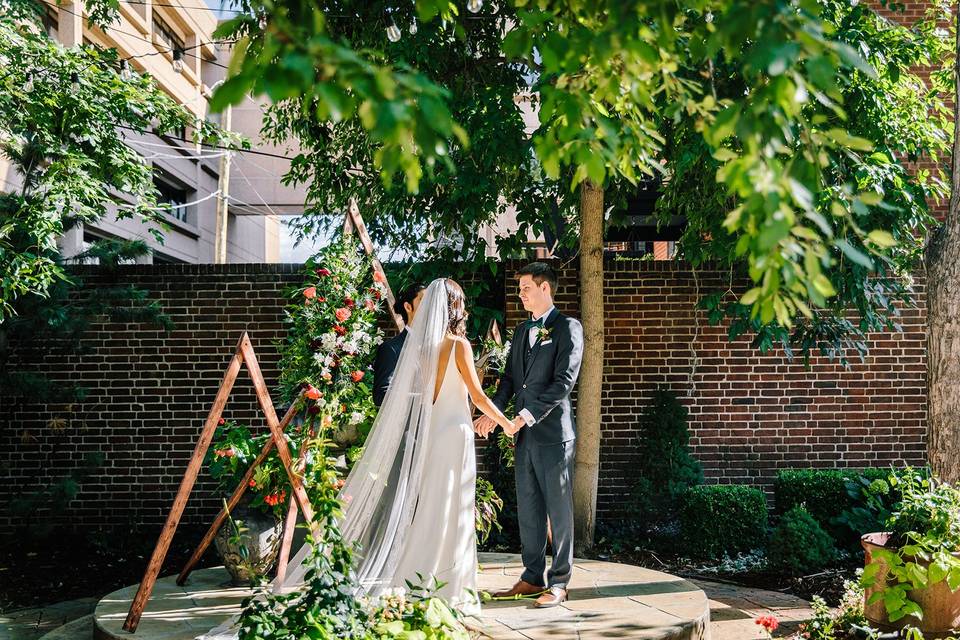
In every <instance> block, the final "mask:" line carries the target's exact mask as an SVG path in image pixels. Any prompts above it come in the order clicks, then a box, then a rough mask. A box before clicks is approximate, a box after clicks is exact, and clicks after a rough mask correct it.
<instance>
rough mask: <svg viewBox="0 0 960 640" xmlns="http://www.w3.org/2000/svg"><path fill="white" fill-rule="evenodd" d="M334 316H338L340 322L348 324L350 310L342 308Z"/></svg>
mask: <svg viewBox="0 0 960 640" xmlns="http://www.w3.org/2000/svg"><path fill="white" fill-rule="evenodd" d="M334 315H335V316H337V321H338V322H346V321H347V319H349V318H350V309H347V308H346V307H340V308H339V309H337V310H336V311H335V312H334Z"/></svg>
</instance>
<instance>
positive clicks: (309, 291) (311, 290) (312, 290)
mask: <svg viewBox="0 0 960 640" xmlns="http://www.w3.org/2000/svg"><path fill="white" fill-rule="evenodd" d="M303 296H304V297H305V298H307V299H308V300H309V299H311V298H316V297H317V288H316V287H307V288H306V289H304V290H303Z"/></svg>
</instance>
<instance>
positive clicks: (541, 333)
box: [537, 327, 551, 342]
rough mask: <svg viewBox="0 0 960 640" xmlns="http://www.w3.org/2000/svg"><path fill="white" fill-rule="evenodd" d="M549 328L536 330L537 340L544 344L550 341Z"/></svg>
mask: <svg viewBox="0 0 960 640" xmlns="http://www.w3.org/2000/svg"><path fill="white" fill-rule="evenodd" d="M550 331H551V329H550V327H540V328H539V329H537V340H539V341H540V342H545V341H547V340H549V339H550Z"/></svg>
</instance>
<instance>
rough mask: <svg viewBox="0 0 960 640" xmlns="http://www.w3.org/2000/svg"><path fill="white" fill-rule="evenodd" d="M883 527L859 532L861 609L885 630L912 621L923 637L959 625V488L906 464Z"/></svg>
mask: <svg viewBox="0 0 960 640" xmlns="http://www.w3.org/2000/svg"><path fill="white" fill-rule="evenodd" d="M889 483H890V485H891V488H892V489H894V490H897V491H899V492H900V494H901V495H902V498H901V500H900V502H899V503H898V504H897V505H896V506H895V508H894V511H893V512H892V513H891V515H890V517H889V518H888V519H887V522H886V529H887V530H886V531H882V532H875V533H868V534H865V535H864V536H863V537H862V538H861V544H862V545H863V548H864V551H865V554H866V558H865V561H866V566H865V568H864V572H863V578H862V583H863V586H864V598H865V606H864V614H865V616H866V618H867V620H869V621H870V622H871V623H872V624H874V625H876V626H877V627H879V628H881V629H885V630H891V629H900V628H903V627H907V626H911V627H917V628H919V629H920V631H921V632H923V634H924V636H925V637H927V638H937V637H946V636H948V635H951V632H952V631H953V630H954V629H958V628H960V591H958V590H957V588H958V587H960V553H958V552H960V490H958V489H956V488H955V487H953V486H952V485H950V484H948V483H945V482H940V481H938V480H936V479H935V478H931V477H926V475H925V474H923V473H921V472H918V471H915V470H912V469H911V470H907V472H906V473H901V474H897V475H891V476H890V479H889Z"/></svg>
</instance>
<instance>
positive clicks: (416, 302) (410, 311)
mask: <svg viewBox="0 0 960 640" xmlns="http://www.w3.org/2000/svg"><path fill="white" fill-rule="evenodd" d="M426 292H427V290H426V289H420V292H419V293H418V294H417V297H416V298H414V299H413V304H410V303H409V302H404V303H403V308H404V309H406V310H407V325H408V326H409V325H410V323H411V322H413V316H415V315H417V309H419V308H420V301H421V300H423V294H425V293H426Z"/></svg>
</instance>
